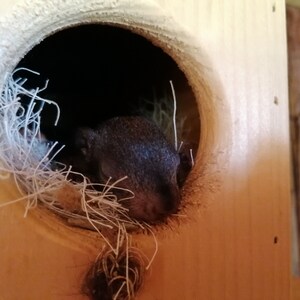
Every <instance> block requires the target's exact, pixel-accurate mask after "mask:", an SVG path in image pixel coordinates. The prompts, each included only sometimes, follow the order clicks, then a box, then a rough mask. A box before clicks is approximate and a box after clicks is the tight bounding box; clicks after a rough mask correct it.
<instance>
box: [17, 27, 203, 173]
mask: <svg viewBox="0 0 300 300" xmlns="http://www.w3.org/2000/svg"><path fill="white" fill-rule="evenodd" d="M16 68H28V69H31V70H34V71H37V72H39V73H40V74H41V75H40V76H36V75H32V76H31V75H30V74H29V75H28V73H27V72H26V74H24V77H26V78H28V79H29V80H28V81H27V82H26V85H27V86H26V88H29V89H30V88H34V87H36V86H43V85H44V83H45V81H46V80H47V79H49V85H48V87H47V89H46V90H44V91H43V92H41V94H40V95H41V97H43V98H46V99H50V100H53V101H55V102H57V103H58V105H59V107H60V111H61V114H60V120H59V123H58V125H57V126H54V125H53V124H54V120H55V118H56V113H57V111H56V109H55V108H54V106H51V105H45V107H44V110H43V111H42V114H41V132H42V133H43V134H44V135H45V136H46V138H47V140H50V141H58V142H59V143H60V144H64V145H66V147H65V148H64V150H63V151H61V152H60V153H59V155H58V157H57V160H60V161H65V158H66V157H68V156H69V155H70V153H72V149H71V148H72V142H70V137H72V136H74V134H75V132H76V131H77V130H78V128H81V127H90V128H95V127H96V126H97V125H99V124H101V123H102V122H103V121H105V120H107V119H110V118H112V117H115V116H133V115H137V114H139V115H143V114H144V115H146V116H148V117H149V112H150V116H151V113H152V112H153V110H155V109H156V108H157V107H156V106H157V105H158V106H159V107H160V106H161V107H163V108H164V107H165V106H166V105H167V106H168V107H169V108H167V110H168V112H167V113H169V114H170V124H168V125H169V127H170V128H171V129H172V128H173V127H172V124H171V122H172V118H171V114H172V112H173V98H172V92H171V87H170V83H169V81H170V80H172V82H173V85H174V88H175V93H176V98H177V126H178V127H179V130H178V132H179V136H178V139H179V143H180V141H183V143H184V144H183V145H184V147H185V148H186V149H192V152H193V153H194V154H195V153H196V152H197V148H198V143H199V136H200V120H199V113H198V107H197V104H196V99H195V97H194V94H193V91H192V89H191V87H190V86H189V84H188V81H187V79H186V77H185V75H184V73H183V72H182V71H181V70H180V69H179V68H178V65H177V64H176V63H175V62H174V61H173V60H172V58H171V57H170V56H168V55H167V54H166V53H165V52H164V51H163V50H162V49H161V48H159V47H156V46H154V45H153V44H152V43H151V42H150V41H148V40H147V39H145V38H143V37H142V36H139V35H137V34H134V33H132V32H130V31H129V30H125V29H122V28H117V27H113V26H108V25H99V24H93V25H82V26H78V27H73V28H69V29H66V30H62V31H60V32H58V33H55V34H54V35H52V36H49V37H47V38H46V39H45V40H44V41H43V42H41V43H40V44H39V45H37V46H36V47H34V48H33V49H32V50H31V51H30V52H29V53H28V54H27V55H26V56H25V57H24V58H23V59H22V60H21V61H20V63H19V64H18V65H17V67H16ZM18 76H20V77H22V71H20V72H18ZM21 101H22V103H23V105H24V106H25V107H26V102H27V101H28V100H26V99H22V100H21ZM170 108H171V109H170ZM146 112H147V113H146ZM158 123H159V122H158ZM159 125H160V127H161V129H162V130H163V131H164V130H165V127H166V125H165V124H159ZM171 131H172V132H171V133H166V132H165V133H166V135H167V138H168V139H169V141H170V142H171V143H174V134H173V129H172V130H171ZM185 159H186V158H185ZM188 159H189V158H188ZM188 164H189V163H187V165H188ZM188 172H189V167H188V166H187V168H186V170H183V173H184V175H183V177H184V178H186V176H187V173H188ZM85 175H87V174H85Z"/></svg>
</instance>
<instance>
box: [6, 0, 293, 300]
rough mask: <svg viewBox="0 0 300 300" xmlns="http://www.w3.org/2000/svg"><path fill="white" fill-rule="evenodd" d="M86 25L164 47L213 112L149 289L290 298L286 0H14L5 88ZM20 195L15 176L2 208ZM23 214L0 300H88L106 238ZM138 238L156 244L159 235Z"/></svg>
mask: <svg viewBox="0 0 300 300" xmlns="http://www.w3.org/2000/svg"><path fill="white" fill-rule="evenodd" d="M84 24H106V25H110V26H115V27H121V28H123V29H126V30H129V31H132V32H133V33H135V34H138V35H140V36H142V37H144V38H146V39H147V40H149V41H150V42H152V43H153V44H154V45H155V46H157V47H159V48H161V49H162V50H163V51H164V52H165V53H166V54H168V55H169V56H170V57H171V58H172V59H173V60H174V61H175V62H176V64H177V65H178V67H179V69H180V70H182V71H183V73H184V74H185V76H186V78H187V80H188V82H189V85H190V86H191V89H192V91H193V93H194V96H195V99H196V100H195V101H196V107H197V110H198V112H199V116H200V120H201V126H200V142H199V146H198V150H197V155H196V159H195V166H194V168H193V169H192V171H191V173H190V175H189V178H188V180H187V183H186V185H187V186H186V187H185V192H184V199H183V201H187V203H189V204H190V205H189V207H187V208H186V211H185V214H186V217H185V219H184V220H183V221H182V222H179V224H175V225H174V226H173V225H172V224H171V225H170V226H165V227H164V230H158V231H157V233H156V236H157V240H158V253H157V255H156V257H155V259H154V262H153V264H152V271H151V272H150V273H149V274H147V275H146V278H145V282H144V285H143V286H142V288H141V290H140V291H139V292H138V296H137V298H138V299H145V300H146V299H149V300H150V299H161V300H163V299H174V300H177V299H178V300H179V299H207V300H209V299H218V300H219V299H224V300H227V299H228V300H229V299H230V300H232V299H236V300H239V299H243V300H247V299H282V300H285V299H289V290H290V286H289V285H290V152H289V151H290V147H289V128H288V124H289V122H288V118H289V117H288V93H287V86H288V84H287V50H286V27H285V3H284V1H282V0H278V1H273V0H272V1H271V0H261V1H256V2H255V1H251V0H241V1H234V0H227V1H225V0H222V1H215V0H202V1H193V0H175V1H173V0H172V1H171V0H107V1H101V0H88V1H87V0H72V1H71V0H48V1H42V0H32V1H26V0H13V1H12V0H4V1H3V0H2V1H1V3H0V37H1V38H0V88H3V86H4V84H5V79H6V77H5V74H7V73H8V72H11V71H12V70H13V69H14V68H15V67H16V66H17V65H18V63H19V62H20V60H21V59H22V58H23V57H24V56H25V55H26V54H27V53H28V52H29V51H31V49H33V48H34V47H35V46H36V45H37V44H39V43H40V42H41V41H42V40H44V39H45V38H47V37H48V36H51V35H55V33H57V32H61V31H63V30H65V29H67V28H69V27H74V26H81V25H84ZM145 60H147V57H145ZM183 102H184V100H183ZM18 197H19V192H18V191H17V189H16V187H15V184H14V182H13V180H11V179H5V180H1V181H0V203H4V202H6V201H9V200H14V199H17V198H18ZM23 215H24V206H23V205H22V204H21V203H18V204H14V205H11V206H7V207H3V208H1V209H0V238H1V248H2V251H1V255H0V265H1V268H0V279H1V280H0V291H1V296H0V298H1V299H2V298H3V299H69V298H70V295H72V296H71V298H72V299H85V298H84V296H83V295H81V294H80V284H81V280H82V277H83V274H84V273H85V272H86V270H87V266H89V264H90V263H91V262H92V261H93V260H94V259H95V257H96V255H97V253H98V251H99V249H101V239H97V238H95V235H94V234H93V233H91V232H87V233H86V232H84V233H83V232H82V230H78V229H76V228H73V227H68V226H66V225H64V224H62V222H58V221H57V220H56V217H55V216H53V215H52V214H51V213H49V212H47V211H46V212H45V211H44V210H37V211H36V210H30V211H29V214H28V216H27V217H26V218H24V217H23ZM132 239H133V240H134V243H136V245H138V246H139V247H141V248H142V249H143V251H145V253H152V252H153V249H154V245H153V239H152V237H150V236H149V235H143V234H136V235H135V234H134V235H133V237H132Z"/></svg>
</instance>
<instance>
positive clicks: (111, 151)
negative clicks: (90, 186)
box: [75, 117, 180, 222]
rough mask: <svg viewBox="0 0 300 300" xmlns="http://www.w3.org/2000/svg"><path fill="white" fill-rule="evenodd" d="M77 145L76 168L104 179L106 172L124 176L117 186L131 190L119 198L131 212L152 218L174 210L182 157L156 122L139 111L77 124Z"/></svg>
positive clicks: (120, 176) (138, 216)
mask: <svg viewBox="0 0 300 300" xmlns="http://www.w3.org/2000/svg"><path fill="white" fill-rule="evenodd" d="M75 146H76V148H77V149H79V150H80V157H78V158H77V160H79V163H77V166H76V163H75V168H76V167H77V169H78V171H81V172H84V173H88V174H89V175H88V176H89V177H90V178H91V180H96V181H98V182H103V183H104V182H106V181H107V180H108V178H109V177H111V178H112V180H118V179H120V178H122V177H124V176H127V178H126V179H124V180H123V181H121V182H120V183H119V184H118V186H119V187H122V188H125V189H129V190H131V191H132V192H133V193H134V197H133V198H132V199H128V200H124V201H122V205H123V206H124V207H126V208H128V209H129V215H130V216H131V217H133V218H136V219H139V220H143V221H147V222H156V221H160V220H162V219H164V218H165V217H166V216H167V215H169V214H171V213H174V212H176V211H177V209H178V206H179V202H180V192H179V187H178V183H177V175H178V170H179V165H180V157H179V154H178V153H177V152H176V150H175V149H174V147H173V145H170V143H169V142H168V141H167V140H166V138H165V136H164V135H163V133H162V132H161V130H160V129H159V128H158V127H157V126H156V125H155V124H154V123H152V122H150V121H148V120H147V119H145V118H143V117H115V118H113V119H110V120H108V121H105V122H104V123H102V124H101V125H100V126H98V127H97V128H96V129H90V128H81V129H79V130H78V132H77V134H76V141H75ZM116 193H117V196H119V198H124V197H126V196H128V194H127V195H126V192H122V191H119V192H118V191H117V192H116Z"/></svg>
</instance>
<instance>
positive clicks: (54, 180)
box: [0, 70, 144, 238]
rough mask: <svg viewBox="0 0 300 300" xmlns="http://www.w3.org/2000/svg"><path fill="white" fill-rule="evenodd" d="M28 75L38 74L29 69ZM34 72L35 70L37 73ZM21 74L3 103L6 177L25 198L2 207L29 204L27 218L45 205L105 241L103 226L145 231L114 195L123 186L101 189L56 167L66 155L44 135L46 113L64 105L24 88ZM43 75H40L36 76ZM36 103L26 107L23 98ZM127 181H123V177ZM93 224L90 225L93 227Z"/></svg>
mask: <svg viewBox="0 0 300 300" xmlns="http://www.w3.org/2000/svg"><path fill="white" fill-rule="evenodd" d="M28 72H32V71H30V70H28ZM32 73H34V72H32ZM17 74H18V70H16V71H15V72H14V73H13V74H9V75H7V79H6V84H5V87H4V89H3V91H2V93H1V102H0V161H1V164H0V175H1V178H7V177H8V176H11V177H12V178H13V180H14V182H15V183H16V186H17V188H18V189H19V191H20V192H21V193H22V194H23V195H24V196H22V197H21V198H19V199H15V200H14V201H11V202H7V203H2V204H0V207H3V206H6V205H9V204H12V203H15V202H21V201H25V203H26V209H25V216H26V215H27V213H28V210H29V209H31V208H34V207H36V206H37V205H43V206H46V207H47V208H49V209H50V210H52V211H54V212H55V213H57V214H59V215H60V216H63V217H64V218H65V219H67V220H68V221H69V223H70V224H72V223H73V224H76V223H80V224H83V225H84V226H83V227H90V228H92V229H94V230H96V231H97V232H99V234H100V235H101V236H103V237H104V238H105V236H104V235H103V233H102V230H101V229H102V228H104V229H109V230H118V228H119V227H120V226H121V225H120V224H122V226H123V224H125V226H126V225H128V226H129V227H132V226H133V227H142V228H144V227H143V226H142V224H140V223H138V222H137V221H135V220H132V219H131V218H129V217H128V214H127V210H126V209H125V208H124V207H122V206H121V205H120V204H119V202H118V200H120V199H117V198H116V197H115V196H114V193H113V191H114V189H117V188H118V187H116V184H117V183H118V182H107V183H106V184H99V183H97V185H100V186H101V191H99V190H96V189H95V188H94V187H95V184H92V183H91V182H90V181H89V180H88V178H86V177H85V176H84V175H83V174H77V173H76V175H77V176H81V177H82V180H81V181H80V182H72V183H71V181H70V179H69V178H70V174H71V173H74V172H73V171H72V168H71V167H67V166H60V167H59V168H58V169H55V168H54V166H55V165H54V164H53V161H54V159H55V155H56V154H57V153H58V151H60V149H58V150H55V149H56V148H57V143H56V142H48V141H47V140H45V138H44V137H43V136H42V135H41V133H40V122H41V117H40V114H41V111H42V109H43V107H44V105H54V106H55V107H56V108H57V118H56V120H54V121H53V122H54V125H56V124H57V122H58V119H59V107H58V105H57V104H56V103H55V102H53V101H51V100H47V99H42V98H41V97H40V96H39V93H40V92H41V91H42V90H43V89H45V88H46V87H47V84H46V86H45V87H43V88H42V89H39V88H36V89H35V90H31V91H28V90H26V89H25V88H24V84H25V83H26V79H21V78H17ZM36 75H38V74H36ZM24 96H26V97H28V98H29V99H30V101H29V104H28V107H27V108H26V109H25V108H24V107H23V106H22V105H21V103H20V99H21V98H22V97H24ZM121 180H122V179H121ZM87 223H88V225H87Z"/></svg>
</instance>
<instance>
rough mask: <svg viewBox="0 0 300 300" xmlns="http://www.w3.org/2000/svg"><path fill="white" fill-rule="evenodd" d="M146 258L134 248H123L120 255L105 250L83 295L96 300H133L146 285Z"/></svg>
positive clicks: (93, 267) (91, 272) (88, 275)
mask: <svg viewBox="0 0 300 300" xmlns="http://www.w3.org/2000/svg"><path fill="white" fill-rule="evenodd" d="M144 273H145V257H144V256H143V254H142V253H141V252H140V251H139V250H138V249H137V248H134V247H128V246H127V247H122V248H120V252H119V253H114V252H113V251H111V249H104V250H103V251H102V253H100V254H99V256H98V257H97V259H96V261H95V262H94V264H93V265H92V266H91V268H90V270H89V272H88V273H87V275H86V279H85V281H84V286H83V289H82V291H83V293H84V294H86V295H87V296H89V297H90V299H93V300H99V299H120V300H125V299H133V298H134V297H135V295H136V293H137V291H138V290H139V288H140V287H141V286H142V283H143V278H144Z"/></svg>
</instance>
